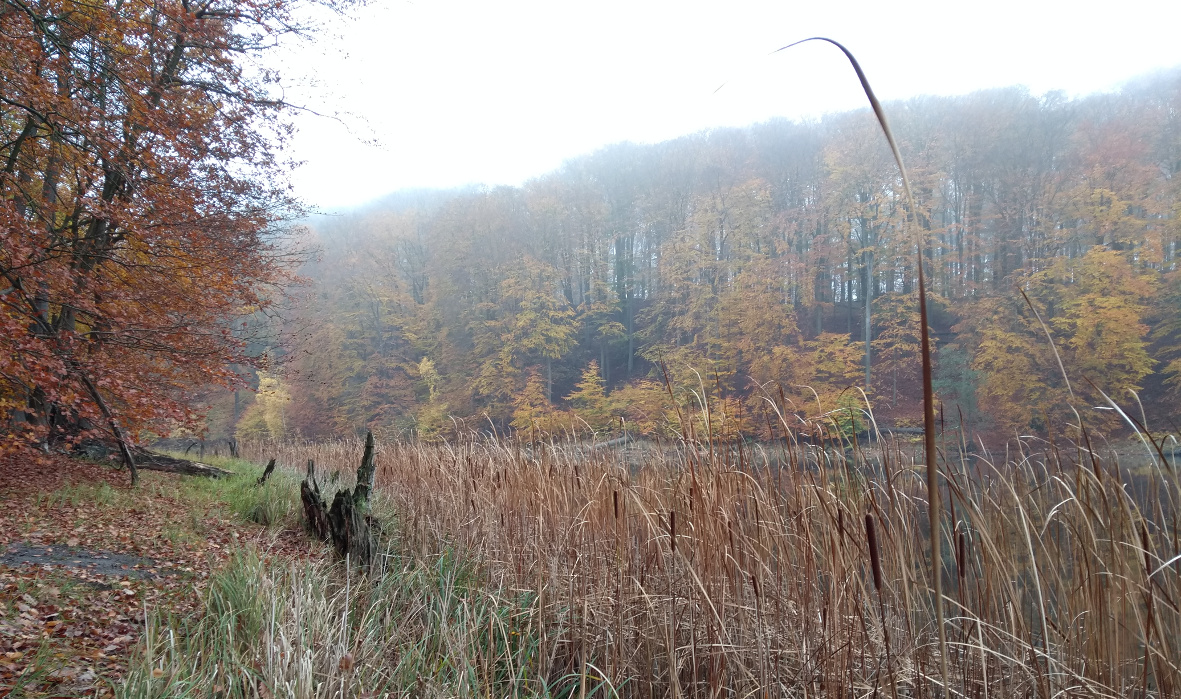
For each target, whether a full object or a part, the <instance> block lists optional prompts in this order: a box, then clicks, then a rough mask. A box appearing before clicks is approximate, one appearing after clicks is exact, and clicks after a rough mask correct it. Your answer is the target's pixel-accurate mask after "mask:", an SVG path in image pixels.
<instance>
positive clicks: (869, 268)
mask: <svg viewBox="0 0 1181 699" xmlns="http://www.w3.org/2000/svg"><path fill="white" fill-rule="evenodd" d="M866 256H867V258H868V261H867V263H866V266H865V287H864V289H863V290H864V291H865V392H866V393H868V392H869V380H870V352H871V350H872V347H871V346H870V338H871V334H870V331H871V330H872V315H871V314H872V312H873V251H872V250H870V251H869V252H868V253H867V254H866Z"/></svg>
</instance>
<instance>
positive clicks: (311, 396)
mask: <svg viewBox="0 0 1181 699" xmlns="http://www.w3.org/2000/svg"><path fill="white" fill-rule="evenodd" d="M887 108H888V111H889V112H890V113H891V115H892V116H891V119H892V122H893V127H894V129H895V131H896V132H897V135H898V139H899V143H900V147H901V149H902V151H903V153H905V157H906V158H907V167H908V169H909V171H910V177H911V179H912V182H913V184H914V191H915V196H916V198H917V200H918V201H917V204H918V209H919V212H918V218H917V221H915V222H914V223H916V224H917V225H919V226H920V227H921V228H922V230H923V231H924V233H923V234H924V236H925V240H926V249H925V250H924V251H923V252H924V255H925V256H926V259H927V260H928V262H927V264H928V270H927V275H928V279H929V285H930V293H931V324H932V332H933V337H934V343H935V348H934V349H935V363H936V364H935V390H936V393H937V397H938V400H939V401H940V405H941V420H942V421H943V424H944V426H945V427H946V426H949V425H950V426H957V425H961V424H962V425H963V426H964V428H965V434H966V435H967V436H968V438H969V440H970V441H971V440H974V439H975V438H977V437H981V438H984V439H986V440H990V439H1005V438H1011V437H1013V436H1015V435H1017V434H1026V433H1035V434H1042V433H1045V432H1046V430H1047V429H1048V428H1050V427H1051V426H1053V425H1055V424H1057V423H1061V422H1062V421H1063V420H1065V419H1067V418H1068V417H1070V415H1071V411H1072V410H1073V409H1075V408H1074V407H1073V406H1078V405H1081V406H1085V407H1084V408H1083V410H1086V411H1087V413H1088V414H1087V415H1086V419H1087V420H1088V421H1090V422H1092V423H1093V424H1096V425H1099V426H1102V427H1104V428H1106V429H1118V428H1120V427H1121V424H1122V421H1121V420H1120V418H1119V417H1118V415H1117V414H1116V413H1115V411H1113V410H1111V409H1110V408H1109V407H1108V402H1107V399H1106V398H1104V394H1106V396H1108V397H1110V398H1111V399H1112V400H1114V401H1116V402H1117V403H1119V404H1131V405H1136V404H1137V403H1139V407H1137V408H1136V409H1135V411H1136V414H1137V415H1138V416H1140V417H1144V416H1147V417H1146V419H1148V420H1150V421H1152V422H1153V423H1154V425H1155V426H1157V427H1160V428H1162V429H1169V428H1170V425H1172V429H1176V428H1175V422H1174V421H1176V420H1177V419H1178V417H1179V415H1181V413H1179V411H1178V408H1177V407H1176V406H1177V405H1178V401H1177V399H1178V397H1179V396H1181V274H1179V273H1178V253H1179V252H1181V249H1179V247H1181V243H1179V236H1181V225H1179V224H1178V220H1179V214H1181V178H1179V177H1178V174H1179V173H1181V74H1178V73H1176V72H1172V73H1164V74H1158V75H1154V76H1151V77H1147V78H1142V79H1140V80H1138V81H1135V82H1133V83H1129V84H1128V85H1127V86H1126V87H1124V88H1123V89H1122V90H1120V91H1118V92H1113V93H1105V94H1096V95H1091V96H1086V97H1080V98H1076V99H1068V98H1066V97H1065V96H1064V95H1062V94H1057V93H1050V94H1047V95H1043V96H1036V95H1032V94H1030V93H1029V92H1028V91H1026V90H1024V89H1022V88H1016V87H1014V88H1009V89H997V90H990V91H985V92H978V93H974V94H969V95H965V96H957V97H923V98H917V99H913V100H909V101H906V102H901V103H895V104H889V105H887ZM904 211H905V207H904V206H903V197H902V187H901V180H900V178H899V174H898V171H897V168H896V167H895V165H894V162H893V160H892V158H891V155H890V151H889V148H888V147H887V145H886V143H885V142H884V139H882V138H881V134H880V131H879V127H878V125H877V123H876V122H875V120H874V118H873V115H872V113H871V112H870V111H869V110H868V109H866V110H861V111H854V112H849V113H841V114H834V115H830V116H827V117H825V118H823V119H820V120H818V121H814V122H806V123H799V122H790V121H786V120H783V121H772V122H769V123H763V124H758V125H754V126H751V127H748V128H740V129H735V128H731V129H717V130H713V131H708V132H703V133H698V134H695V135H691V136H686V137H683V138H679V139H676V140H673V141H669V142H664V143H658V144H645V145H640V144H631V143H622V144H617V145H613V146H609V147H606V148H603V149H601V150H599V151H597V152H595V153H593V154H590V155H586V156H583V157H579V158H575V159H572V160H570V161H568V162H567V163H566V164H565V165H563V166H562V167H561V168H560V169H558V170H557V171H554V172H551V173H548V174H546V175H544V176H541V177H538V178H536V179H534V180H532V181H530V182H528V183H526V184H524V185H523V186H521V187H492V188H489V187H471V188H467V189H457V190H450V191H412V192H402V193H398V194H394V195H391V196H389V197H387V198H386V199H384V200H381V201H379V202H375V203H373V204H371V205H369V206H368V207H365V208H363V209H360V210H357V211H354V212H351V213H349V214H346V215H343V216H336V217H320V218H317V219H314V220H313V222H312V229H313V230H312V237H313V244H314V246H315V247H317V248H318V249H319V251H320V252H319V255H318V257H317V258H315V259H314V261H312V262H310V263H309V264H308V265H306V266H305V267H304V268H303V269H302V272H301V274H302V276H303V278H304V281H305V286H304V287H303V292H304V293H303V294H302V297H301V298H300V299H299V300H298V301H297V302H296V303H294V304H293V305H292V306H291V307H290V308H289V309H287V310H286V311H284V312H282V313H278V314H275V315H272V316H271V317H269V318H262V319H255V320H254V321H252V322H255V323H258V324H260V325H266V326H268V327H270V330H269V332H270V333H272V335H274V336H276V337H277V336H279V335H282V336H283V337H285V338H288V339H289V342H288V343H287V344H286V345H285V346H284V347H279V346H278V345H275V346H273V347H272V348H271V349H269V350H267V352H268V355H267V357H268V358H269V359H270V360H272V364H273V366H272V367H271V370H270V371H269V372H268V371H263V372H261V373H259V374H257V378H256V379H255V381H256V382H257V383H256V384H255V385H256V386H257V387H258V389H259V390H258V393H257V398H256V399H254V400H253V401H252V400H251V399H250V397H249V394H247V393H246V392H241V393H239V394H235V396H234V400H233V404H232V405H231V404H230V402H229V401H230V399H229V398H228V397H226V395H225V394H216V395H211V396H209V397H207V402H208V404H210V405H211V406H212V409H211V411H210V420H209V422H208V423H207V424H208V427H209V428H210V429H211V431H212V432H213V433H214V434H217V433H220V434H223V435H224V434H230V433H232V432H235V431H236V433H237V434H238V435H239V436H242V437H248V438H260V437H261V438H268V437H274V438H278V437H284V436H287V437H303V438H311V439H316V438H324V437H329V436H334V435H341V434H352V433H355V432H356V431H357V430H363V429H366V428H368V429H374V430H377V431H379V432H382V433H384V434H389V435H411V434H414V435H418V436H420V437H426V438H430V437H436V436H446V435H448V434H451V433H453V432H454V431H455V430H456V429H459V428H460V426H461V425H464V424H467V425H468V427H469V428H472V429H491V430H496V431H503V430H516V431H518V432H522V433H531V434H535V435H536V434H559V433H586V434H589V433H590V432H591V431H593V432H596V433H598V434H602V435H606V434H610V433H615V434H618V433H619V432H620V431H621V430H624V429H626V430H628V431H629V433H635V434H646V435H649V436H658V435H673V434H679V433H680V430H681V429H682V426H681V424H680V418H679V417H678V416H679V415H681V414H688V413H689V412H693V411H695V410H696V408H697V407H698V406H699V405H700V404H701V402H702V401H706V402H711V404H713V405H715V406H716V407H715V409H714V412H715V413H716V419H715V420H713V421H712V422H713V424H711V425H710V426H708V429H710V430H713V431H715V432H717V433H718V434H723V433H724V434H729V435H734V434H743V435H748V436H752V437H769V436H771V435H772V433H773V432H774V429H772V427H771V423H772V422H774V421H773V420H771V419H770V418H771V417H773V414H774V411H775V410H776V406H778V407H779V409H782V410H786V412H787V413H790V414H793V415H794V416H795V418H793V419H796V420H798V421H799V422H800V424H801V425H804V424H805V423H806V422H808V421H811V420H813V419H815V418H818V417H821V416H826V415H833V414H835V413H834V412H833V411H838V412H841V411H844V412H845V413H848V410H846V409H848V408H853V409H854V412H853V414H854V415H855V417H854V419H855V420H860V419H861V418H860V415H861V413H860V412H859V411H858V410H856V409H857V408H859V407H860V408H864V407H865V405H866V402H865V401H866V398H868V400H869V404H870V405H871V406H872V409H873V415H874V418H875V419H876V421H877V423H878V424H879V426H888V427H906V426H910V427H914V426H917V425H920V424H921V399H922V390H921V385H920V381H919V367H920V353H919V338H918V316H917V313H918V311H917V302H916V297H917V294H916V283H915V277H916V274H915V271H916V270H915V255H914V250H913V240H914V239H913V237H911V236H910V235H909V234H908V233H907V230H908V225H909V224H908V222H907V221H906V220H905V214H904ZM1048 338H1049V339H1048ZM1051 339H1052V343H1053V344H1051V341H1050V340H1051ZM263 349H265V348H263V347H262V346H261V345H260V346H259V348H257V350H258V351H262V350H263ZM863 392H864V396H863V395H862V393H863ZM1123 426H1126V424H1123ZM698 429H706V427H705V426H704V425H700V426H698Z"/></svg>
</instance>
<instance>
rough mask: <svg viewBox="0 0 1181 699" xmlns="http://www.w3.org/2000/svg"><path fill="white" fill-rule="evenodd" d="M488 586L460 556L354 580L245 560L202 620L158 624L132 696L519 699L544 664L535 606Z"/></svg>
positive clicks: (131, 684) (216, 590) (222, 579)
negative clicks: (533, 625) (474, 698)
mask: <svg viewBox="0 0 1181 699" xmlns="http://www.w3.org/2000/svg"><path fill="white" fill-rule="evenodd" d="M483 582H484V581H483V580H481V579H479V578H478V577H477V576H475V575H474V574H473V571H472V570H471V569H470V568H467V567H466V566H465V564H464V563H463V562H462V561H460V560H458V559H456V558H455V557H453V556H441V557H438V558H434V559H431V560H429V561H427V560H417V559H408V558H402V557H399V556H397V555H394V556H392V557H389V558H387V560H386V573H385V574H384V575H381V576H372V577H352V576H350V575H347V574H343V573H342V569H341V567H339V566H334V565H332V564H330V563H325V562H316V563H303V564H293V563H290V562H284V561H281V560H278V559H273V560H267V559H266V558H265V557H264V556H262V555H261V552H259V551H255V550H251V549H244V550H242V551H240V552H238V554H237V555H235V556H234V557H233V558H232V559H231V561H230V563H229V565H228V566H227V567H225V568H224V569H223V570H222V571H221V572H219V573H218V574H217V575H216V576H215V577H214V578H213V579H212V580H211V582H210V588H209V591H208V593H207V595H206V600H205V605H204V609H203V611H202V613H201V614H200V615H199V617H198V618H195V619H187V620H178V619H167V618H161V617H154V618H153V619H152V620H151V622H150V624H149V630H148V632H147V634H146V641H145V644H144V648H145V652H144V654H143V656H142V657H141V658H140V659H139V661H138V662H137V663H136V665H135V666H134V667H133V669H132V671H131V673H130V674H129V676H128V679H127V681H126V683H125V685H124V687H123V688H122V690H121V692H120V696H123V697H198V696H200V697H206V696H219V695H227V696H250V697H253V696H287V697H320V696H325V697H327V696H374V697H376V696H386V695H403V694H405V693H406V692H407V691H414V692H417V693H418V695H419V696H456V695H476V694H480V695H484V694H489V695H491V696H507V695H509V694H512V693H513V691H512V690H513V687H514V685H516V684H520V683H521V682H522V677H521V671H522V669H523V668H524V667H526V666H527V665H528V663H529V662H530V661H531V660H532V659H533V656H534V654H535V653H536V649H537V643H536V641H535V640H531V639H530V638H529V636H528V624H527V623H524V622H523V620H525V619H527V618H528V617H529V615H530V610H531V607H530V605H529V598H528V596H526V595H517V596H515V597H500V596H497V595H495V594H489V593H488V591H487V590H486V589H484V586H483ZM522 632H525V635H522Z"/></svg>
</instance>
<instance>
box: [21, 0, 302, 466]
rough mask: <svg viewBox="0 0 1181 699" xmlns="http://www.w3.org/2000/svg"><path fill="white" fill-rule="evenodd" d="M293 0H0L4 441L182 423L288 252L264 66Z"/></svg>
mask: <svg viewBox="0 0 1181 699" xmlns="http://www.w3.org/2000/svg"><path fill="white" fill-rule="evenodd" d="M295 9H296V8H295V6H294V4H293V3H287V2H283V1H279V2H250V1H246V2H215V1H207V2H188V1H187V0H177V1H170V2H140V1H136V0H131V1H129V2H119V3H97V4H96V3H81V2H71V1H68V0H37V1H34V2H7V1H6V2H2V3H0V36H2V37H3V38H4V42H3V47H0V83H2V84H3V85H4V88H3V97H2V99H0V165H2V166H3V171H2V173H0V345H2V351H0V409H2V410H3V413H4V414H5V415H6V416H9V417H8V418H7V419H6V423H7V426H6V428H5V429H4V430H3V434H4V436H5V439H6V440H7V441H6V444H7V445H8V446H13V445H16V444H23V443H27V442H28V441H29V440H30V438H31V439H33V440H40V441H43V440H46V439H57V438H61V437H77V436H80V435H82V434H86V433H91V434H94V433H97V432H106V433H107V435H108V436H111V434H112V433H118V432H123V433H125V434H127V435H129V436H134V435H137V434H139V432H140V431H141V430H144V429H150V428H155V429H157V430H160V431H165V432H166V431H168V430H170V429H171V428H173V427H174V426H176V425H178V424H185V423H187V422H191V421H192V419H193V415H191V414H190V413H189V411H188V408H187V404H186V396H187V394H188V392H189V391H190V390H191V389H193V388H194V387H199V386H205V385H208V384H222V385H234V384H237V383H240V382H241V380H242V376H241V373H242V371H244V370H245V369H247V368H249V367H251V366H253V365H254V364H255V363H256V358H252V357H250V356H247V354H246V352H244V347H245V343H244V340H243V338H242V337H241V332H240V328H238V329H236V328H235V326H234V324H233V321H234V319H235V318H240V317H242V316H244V315H247V314H250V313H252V312H258V311H260V310H265V309H267V308H268V307H271V306H273V304H275V302H276V300H277V299H278V294H279V291H278V289H279V287H281V286H282V285H283V284H285V283H286V282H288V281H290V280H291V279H292V275H293V272H294V270H295V266H296V264H298V263H299V261H300V259H299V256H298V255H297V254H295V253H293V252H292V250H293V248H292V247H291V246H290V245H288V243H287V241H286V240H284V235H283V234H282V232H281V229H280V227H279V225H278V224H280V223H281V222H282V221H283V220H285V219H288V218H290V217H291V216H292V215H293V214H295V213H296V212H297V211H298V207H297V205H296V202H295V201H294V200H293V199H292V198H291V197H290V194H289V191H288V189H287V187H286V186H285V184H284V182H285V181H286V177H285V175H286V172H287V168H288V166H287V164H286V163H285V162H284V161H283V159H282V157H281V152H282V148H283V145H284V143H285V138H286V136H287V135H289V133H290V129H289V127H288V125H287V124H286V122H284V121H283V120H282V118H281V116H282V113H283V109H284V106H285V105H284V104H283V103H282V102H281V101H280V100H279V98H278V97H277V91H276V83H275V79H276V77H277V76H275V75H273V74H272V73H271V72H269V71H267V70H265V69H262V68H260V67H259V66H258V65H257V64H256V63H254V61H255V60H256V59H257V58H258V56H259V55H261V53H262V52H264V51H265V50H267V49H268V48H270V47H272V46H273V45H274V44H275V42H276V41H277V40H279V39H280V38H281V37H283V36H285V35H290V34H293V33H295V34H298V33H299V32H300V31H301V25H300V20H299V18H298V16H297V15H296V14H295Z"/></svg>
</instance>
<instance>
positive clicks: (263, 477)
mask: <svg viewBox="0 0 1181 699" xmlns="http://www.w3.org/2000/svg"><path fill="white" fill-rule="evenodd" d="M274 470H275V460H274V459H271V460H270V462H268V463H267V467H266V470H265V471H263V472H262V475H261V476H259V477H258V482H257V483H256V484H255V485H262V484H263V483H266V482H267V479H268V478H270V477H271V473H272V472H274Z"/></svg>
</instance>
